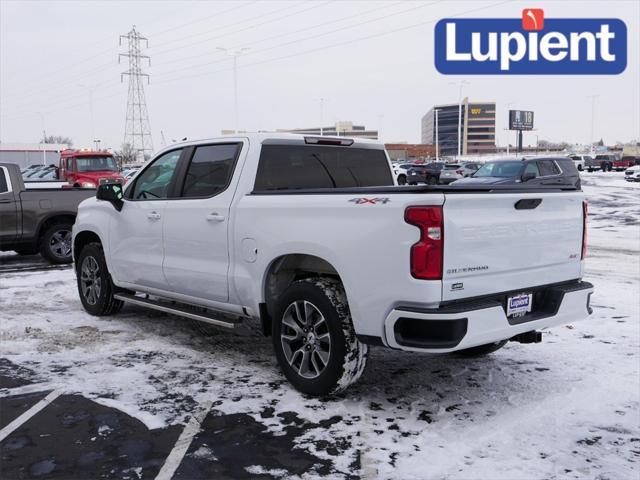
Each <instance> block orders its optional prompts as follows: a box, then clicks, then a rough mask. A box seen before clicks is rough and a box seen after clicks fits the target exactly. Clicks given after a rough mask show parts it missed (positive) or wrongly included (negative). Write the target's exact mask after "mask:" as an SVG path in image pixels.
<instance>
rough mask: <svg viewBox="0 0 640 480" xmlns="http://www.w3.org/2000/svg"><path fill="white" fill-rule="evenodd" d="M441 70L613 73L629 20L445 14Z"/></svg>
mask: <svg viewBox="0 0 640 480" xmlns="http://www.w3.org/2000/svg"><path fill="white" fill-rule="evenodd" d="M435 63H436V69H437V70H438V71H439V72H440V73H443V74H445V75H616V74H619V73H622V72H623V71H624V69H625V68H626V67H627V26H626V25H625V23H624V22H623V21H622V20H619V19H616V18H604V19H595V18H546V19H545V18H544V11H543V10H542V9H540V8H526V9H524V10H523V11H522V18H474V19H471V18H463V19H452V18H446V19H443V20H440V21H439V22H438V23H437V24H436V28H435Z"/></svg>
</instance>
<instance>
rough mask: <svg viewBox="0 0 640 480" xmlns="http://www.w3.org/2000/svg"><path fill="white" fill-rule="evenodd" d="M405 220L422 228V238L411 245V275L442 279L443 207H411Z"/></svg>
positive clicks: (428, 278) (427, 278)
mask: <svg viewBox="0 0 640 480" xmlns="http://www.w3.org/2000/svg"><path fill="white" fill-rule="evenodd" d="M404 220H405V222H407V223H409V224H410V225H415V226H416V227H418V228H419V229H420V240H419V241H418V242H417V243H415V244H414V245H413V246H412V247H411V275H413V276H414V277H415V278H420V279H423V280H440V279H442V250H443V244H444V224H443V223H444V222H443V215H442V207H409V208H407V210H406V211H405V213H404Z"/></svg>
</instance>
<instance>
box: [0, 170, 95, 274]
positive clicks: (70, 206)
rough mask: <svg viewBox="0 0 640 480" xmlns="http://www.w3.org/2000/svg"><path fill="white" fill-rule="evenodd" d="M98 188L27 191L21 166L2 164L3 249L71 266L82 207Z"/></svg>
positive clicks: (0, 219)
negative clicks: (74, 230) (73, 233)
mask: <svg viewBox="0 0 640 480" xmlns="http://www.w3.org/2000/svg"><path fill="white" fill-rule="evenodd" d="M95 194H96V191H95V190H94V189H80V188H64V189H63V188H39V189H34V190H27V189H26V188H25V185H24V182H23V180H22V175H21V174H20V169H19V167H18V165H15V164H13V163H0V250H2V251H4V250H15V251H16V252H18V253H19V254H22V255H31V254H34V253H38V252H40V254H41V255H42V256H43V257H45V258H46V259H48V260H49V261H51V262H53V263H71V261H72V257H71V226H72V225H73V223H74V222H75V219H76V214H77V211H78V204H79V203H80V202H81V201H82V200H84V199H85V198H89V197H92V196H94V195H95Z"/></svg>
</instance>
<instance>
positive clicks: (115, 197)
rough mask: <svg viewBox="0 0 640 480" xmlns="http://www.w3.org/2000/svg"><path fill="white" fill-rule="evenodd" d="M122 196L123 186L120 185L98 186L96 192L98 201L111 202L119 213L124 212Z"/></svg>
mask: <svg viewBox="0 0 640 480" xmlns="http://www.w3.org/2000/svg"><path fill="white" fill-rule="evenodd" d="M122 196H123V195H122V185H120V184H119V183H103V184H102V185H99V186H98V191H97V192H96V198H97V199H98V200H104V201H105V202H109V203H110V204H111V205H113V207H114V208H115V209H116V210H117V211H120V210H122V206H123V205H124V201H123V200H122Z"/></svg>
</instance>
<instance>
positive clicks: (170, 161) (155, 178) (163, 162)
mask: <svg viewBox="0 0 640 480" xmlns="http://www.w3.org/2000/svg"><path fill="white" fill-rule="evenodd" d="M181 153H182V149H180V150H173V151H171V152H167V153H165V154H164V155H162V156H161V157H159V158H157V159H156V160H154V162H153V163H152V164H151V165H150V166H149V167H148V168H147V169H146V170H145V171H144V172H142V173H141V174H140V176H139V177H138V178H137V179H136V183H135V185H134V187H133V195H132V197H133V199H134V200H154V199H159V198H167V194H168V191H169V185H170V184H171V181H172V180H173V177H174V175H175V174H176V167H177V166H178V160H180V154H181Z"/></svg>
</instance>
